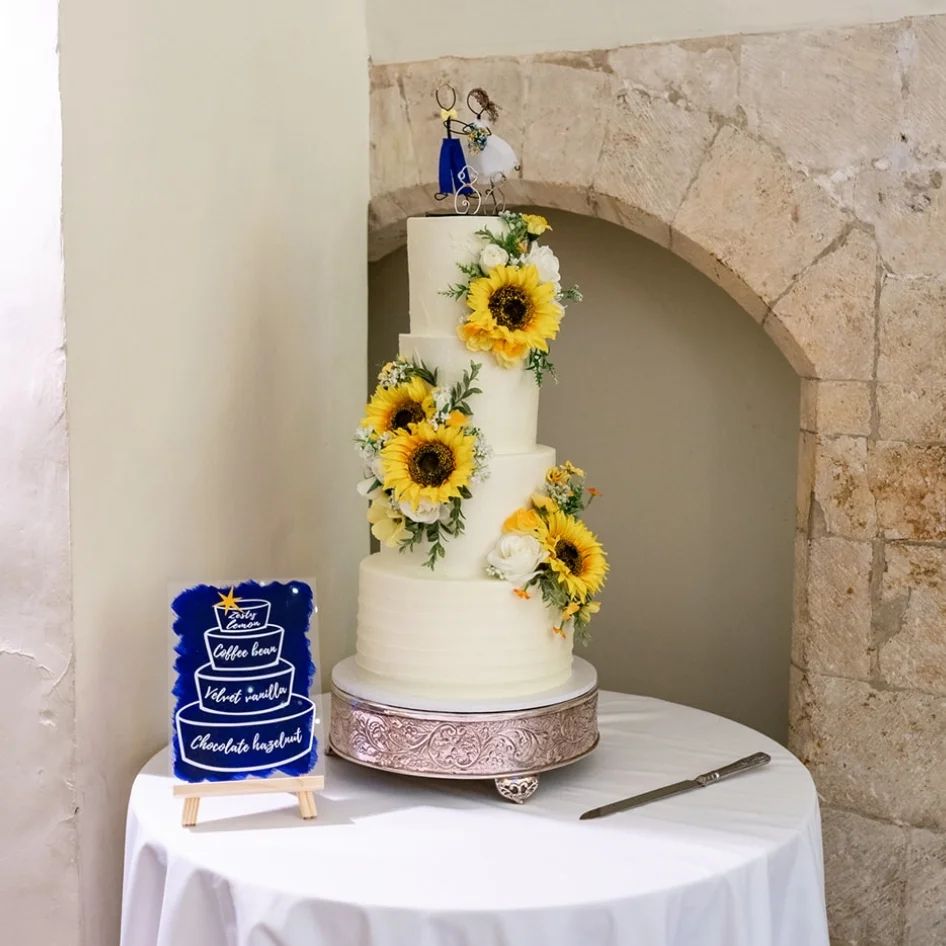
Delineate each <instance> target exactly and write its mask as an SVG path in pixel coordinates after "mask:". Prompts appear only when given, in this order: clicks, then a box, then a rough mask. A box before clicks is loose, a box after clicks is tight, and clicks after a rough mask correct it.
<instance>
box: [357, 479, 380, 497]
mask: <svg viewBox="0 0 946 946" xmlns="http://www.w3.org/2000/svg"><path fill="white" fill-rule="evenodd" d="M377 482H378V479H377V477H375V476H368V477H365V479H363V480H360V481H359V483H358V485H357V486H356V487H355V489H357V490H358V495H359V496H365V497H367V498H368V499H374V497H375V496H377V495H378V490H379V487H378V486H376V485H375V484H376V483H377Z"/></svg>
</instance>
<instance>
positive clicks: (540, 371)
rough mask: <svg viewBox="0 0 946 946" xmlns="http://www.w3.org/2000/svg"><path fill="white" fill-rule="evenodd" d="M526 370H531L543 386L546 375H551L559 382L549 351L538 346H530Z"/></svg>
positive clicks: (538, 383)
mask: <svg viewBox="0 0 946 946" xmlns="http://www.w3.org/2000/svg"><path fill="white" fill-rule="evenodd" d="M526 371H531V372H532V374H533V375H534V376H535V383H536V384H537V385H539V387H541V386H542V382H543V381H544V380H545V376H546V375H551V377H552V379H553V380H554V381H555V382H556V383H557V382H558V377H557V376H556V374H555V365H553V364H552V361H551V359H550V358H549V353H548V352H547V351H541V350H539V349H538V348H530V349H529V354H528V355H526Z"/></svg>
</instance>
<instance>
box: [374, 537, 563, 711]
mask: <svg viewBox="0 0 946 946" xmlns="http://www.w3.org/2000/svg"><path fill="white" fill-rule="evenodd" d="M551 618H552V615H551V612H550V611H549V610H548V608H546V607H545V605H544V604H543V602H542V600H541V598H540V597H539V595H533V596H532V597H531V598H530V599H528V600H523V599H522V598H519V597H518V596H517V595H515V594H514V593H513V588H512V586H511V585H510V584H509V583H508V582H504V581H496V580H495V579H492V578H488V577H483V578H465V579H449V578H445V577H443V576H442V575H440V574H438V573H433V572H431V571H429V570H428V569H425V568H422V567H419V566H417V565H411V564H409V563H407V562H404V561H401V560H400V559H399V558H398V557H397V556H382V555H369V556H368V557H367V558H365V559H363V560H362V562H361V567H360V571H359V589H358V639H357V645H356V647H357V649H356V653H355V660H356V663H357V665H358V667H359V668H360V669H361V670H363V671H365V672H367V673H371V674H374V675H375V676H377V677H379V678H381V679H383V680H387V681H390V682H391V683H393V684H396V685H397V686H398V687H401V688H404V689H406V690H408V691H410V692H413V693H416V694H417V695H418V696H430V697H450V696H453V697H456V698H458V699H468V698H474V697H479V698H484V697H496V698H500V697H511V696H524V695H527V694H530V693H539V692H541V691H543V690H548V689H551V688H553V687H556V686H560V685H561V684H563V683H564V682H565V681H566V680H568V678H569V677H570V676H571V672H572V639H571V635H570V634H569V635H567V636H566V637H565V638H563V637H561V636H559V635H558V634H556V633H555V632H554V631H553V630H552V623H553V622H552V620H551Z"/></svg>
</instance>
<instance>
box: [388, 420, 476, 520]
mask: <svg viewBox="0 0 946 946" xmlns="http://www.w3.org/2000/svg"><path fill="white" fill-rule="evenodd" d="M475 445H476V438H475V437H473V436H471V435H470V434H468V433H466V432H465V428H463V427H447V426H444V427H440V428H439V429H436V430H435V429H434V428H433V426H431V424H430V423H429V422H428V421H426V420H422V421H420V422H419V423H417V424H414V425H412V426H411V427H410V428H409V429H407V430H400V431H398V432H396V433H395V435H394V437H392V438H391V440H390V441H389V442H388V444H387V445H386V446H385V447H384V448H383V449H382V450H381V468H382V471H383V473H384V488H385V489H392V490H394V496H395V499H396V500H397V501H398V502H405V501H406V502H408V503H410V504H411V505H412V506H414V507H417V506H419V505H420V503H421V502H423V501H425V500H426V501H427V502H431V503H438V504H439V503H445V502H446V501H447V500H448V499H452V498H453V497H455V496H459V495H460V490H461V489H462V488H463V487H464V486H467V485H468V484H469V482H470V477H471V476H472V475H473V467H474V453H473V451H474V447H475Z"/></svg>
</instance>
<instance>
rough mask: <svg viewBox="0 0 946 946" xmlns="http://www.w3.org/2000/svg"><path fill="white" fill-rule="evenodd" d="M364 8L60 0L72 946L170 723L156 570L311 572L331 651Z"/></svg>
mask: <svg viewBox="0 0 946 946" xmlns="http://www.w3.org/2000/svg"><path fill="white" fill-rule="evenodd" d="M363 16H364V11H363V8H362V5H361V4H360V3H344V4H335V5H327V4H312V3H305V2H301V0H291V2H288V3H282V4H278V5H276V6H273V5H272V4H262V5H261V4H248V3H237V4H234V3H232V2H223V0H212V2H209V3H204V4H197V5H195V4H192V3H184V2H180V0H172V2H169V3H159V4H145V3H134V4H127V3H125V2H121V0H85V2H81V3H80V2H78V0H67V2H66V3H65V4H64V8H63V19H62V70H63V113H64V135H65V161H64V227H65V253H66V316H67V326H68V336H69V417H70V423H71V426H72V430H73V432H74V436H73V438H72V449H71V469H72V486H73V489H72V523H73V541H74V572H75V586H74V589H75V639H76V654H77V657H76V664H77V686H78V748H79V789H80V795H81V809H80V855H81V876H82V897H83V906H84V911H85V915H84V921H83V931H84V942H85V944H86V946H114V944H115V943H116V942H117V930H118V911H119V895H120V884H121V849H122V837H123V824H124V811H125V804H126V800H127V793H128V789H129V786H130V783H131V780H132V778H133V776H134V774H135V772H136V771H137V769H138V768H139V766H140V765H141V764H142V763H143V762H144V761H145V760H146V759H147V758H148V757H149V756H150V755H151V754H152V753H153V752H155V751H156V750H157V749H158V748H160V747H161V746H162V745H163V744H164V743H165V742H166V739H167V732H168V729H167V726H168V720H167V685H168V683H167V680H168V630H167V599H166V588H167V583H168V582H169V581H170V580H173V579H188V578H190V579H200V578H212V577H216V576H222V575H231V576H238V575H271V574H280V575H289V574H294V575H310V574H314V575H315V577H316V579H317V580H318V582H319V595H320V605H321V615H320V617H321V629H322V632H323V635H324V637H323V641H322V658H323V661H324V662H325V664H326V665H330V664H331V663H332V662H333V661H334V660H337V659H338V658H340V657H341V656H343V655H345V654H346V653H347V652H349V651H350V650H351V648H352V641H351V640H350V633H351V631H352V622H351V608H352V602H353V601H354V597H355V596H354V591H355V588H354V581H355V564H356V562H357V560H358V559H359V557H360V556H361V555H362V554H364V552H365V551H366V549H367V537H366V536H365V535H364V534H363V533H362V532H361V531H360V530H357V529H353V528H352V523H354V522H357V521H358V519H359V517H360V515H361V514H362V511H361V503H360V501H359V500H358V497H357V496H356V495H355V494H354V492H353V490H352V488H351V484H352V483H353V482H354V481H355V480H356V479H357V476H358V468H357V461H356V458H355V457H354V455H353V452H352V451H351V449H350V446H349V436H350V431H351V429H352V428H353V427H354V425H355V424H356V423H357V420H358V411H359V408H360V400H361V394H362V391H363V389H364V384H365V379H364V374H363V369H362V366H363V364H364V346H365V326H364V309H365V236H364V230H365V224H364V214H365V204H366V200H367V185H368V178H367V154H368V142H367V93H368V81H367V73H366V59H367V53H366V48H365V32H364V22H363ZM329 88H330V89H331V94H323V93H322V90H325V89H329ZM326 128H331V134H330V135H327V134H326ZM338 364H344V365H346V370H345V371H344V372H338V371H336V370H335V368H336V366H337V365H338Z"/></svg>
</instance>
